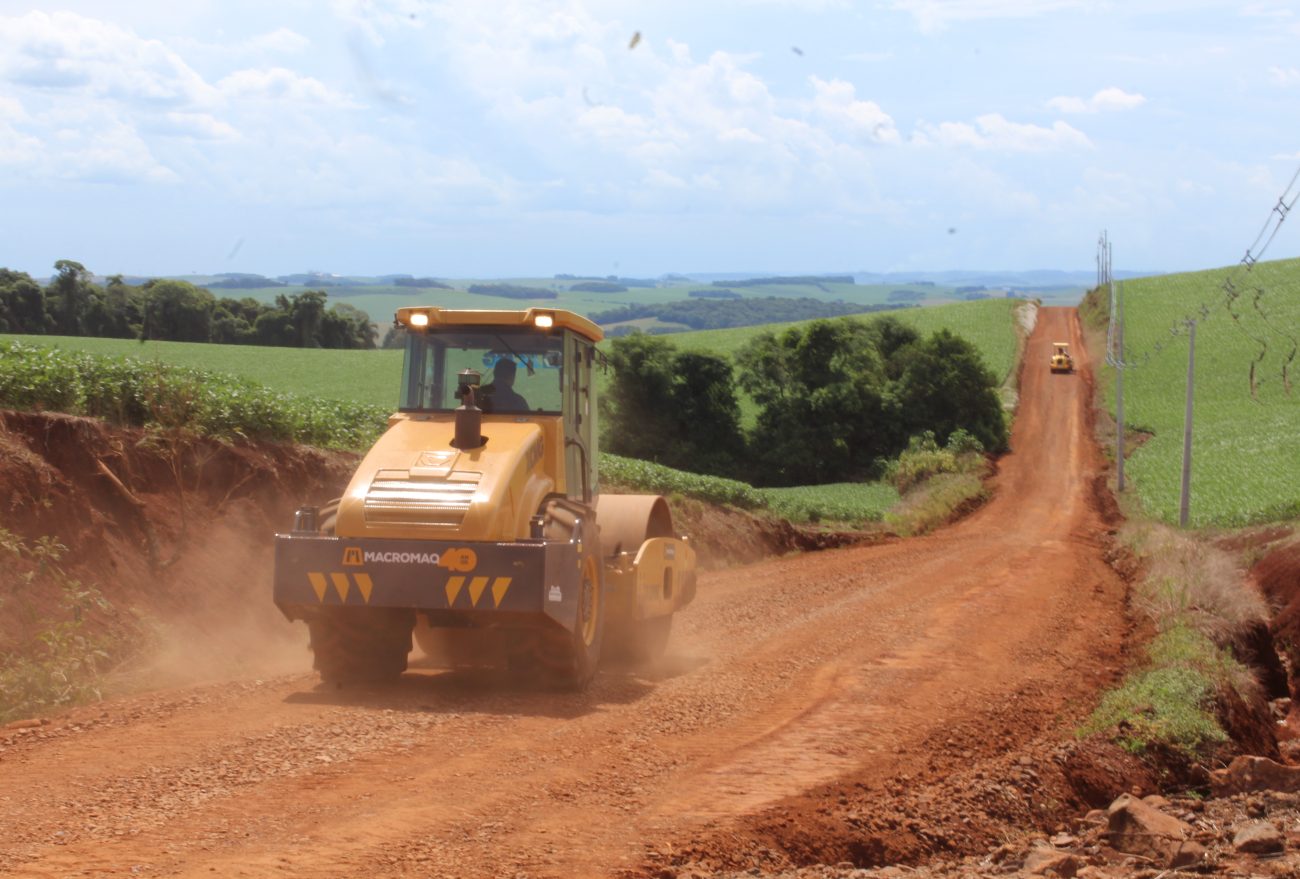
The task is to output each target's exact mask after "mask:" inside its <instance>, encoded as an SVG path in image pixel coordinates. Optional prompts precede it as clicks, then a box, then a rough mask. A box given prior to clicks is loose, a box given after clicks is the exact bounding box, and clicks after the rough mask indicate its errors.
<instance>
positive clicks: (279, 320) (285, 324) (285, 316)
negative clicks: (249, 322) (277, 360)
mask: <svg viewBox="0 0 1300 879" xmlns="http://www.w3.org/2000/svg"><path fill="white" fill-rule="evenodd" d="M253 338H254V339H255V340H256V343H257V344H258V345H280V346H284V347H292V346H293V341H294V331H293V323H292V322H291V321H290V320H289V313H288V312H287V311H281V310H279V309H276V310H272V311H264V312H262V313H261V314H259V315H258V316H257V320H256V321H254V323H253Z"/></svg>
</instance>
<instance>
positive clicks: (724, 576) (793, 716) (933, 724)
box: [0, 309, 1124, 877]
mask: <svg viewBox="0 0 1300 879" xmlns="http://www.w3.org/2000/svg"><path fill="white" fill-rule="evenodd" d="M1058 339H1069V340H1070V341H1072V342H1073V343H1074V344H1073V349H1074V350H1075V351H1076V352H1078V354H1080V355H1082V354H1083V346H1082V344H1081V341H1082V340H1081V339H1080V338H1079V333H1078V328H1077V326H1076V324H1075V320H1074V316H1073V312H1072V311H1067V310H1065V309H1043V310H1042V311H1041V312H1040V318H1039V323H1038V327H1037V330H1036V331H1035V333H1034V335H1033V337H1032V339H1031V341H1030V344H1029V350H1028V353H1027V363H1028V366H1027V367H1026V369H1025V370H1024V374H1023V380H1022V388H1021V409H1020V415H1019V417H1018V419H1017V423H1016V428H1015V433H1014V436H1013V440H1012V444H1013V452H1012V454H1010V455H1008V456H1007V457H1005V458H1004V459H1003V460H1002V463H1001V467H1000V472H999V474H998V476H997V477H996V479H995V495H994V498H993V499H992V501H990V502H989V503H988V504H987V505H986V506H984V507H983V508H982V509H980V510H979V511H978V512H976V513H975V514H973V515H971V516H969V517H968V518H966V519H965V520H963V521H962V522H960V523H959V524H957V525H955V526H953V527H950V528H947V529H943V530H942V531H941V532H939V533H937V534H934V535H932V536H929V537H926V538H921V539H916V540H907V541H897V542H893V543H889V544H885V545H878V546H872V547H868V548H862V549H847V550H835V551H829V552H825V553H818V554H814V555H806V556H801V557H792V558H788V559H783V560H778V561H772V562H769V563H765V564H759V565H753V566H750V567H746V568H741V569H733V570H730V571H725V572H722V573H718V574H713V575H710V576H708V577H705V578H704V579H703V580H702V582H701V584H700V590H699V597H698V599H697V601H696V602H695V604H694V605H693V606H692V607H690V608H689V609H688V611H687V612H685V613H684V614H683V615H682V616H681V617H680V618H679V620H678V623H679V625H678V627H677V631H676V632H675V633H674V637H673V642H672V646H671V647H670V657H669V662H668V663H667V666H666V668H664V669H663V670H661V672H660V673H658V674H657V675H655V676H653V677H646V676H638V675H634V674H628V673H617V672H606V673H602V675H601V676H600V677H599V678H598V680H597V682H596V684H595V685H594V686H593V688H592V689H591V690H590V692H588V693H586V694H583V695H556V694H538V693H531V692H524V691H519V690H512V689H510V687H509V685H508V684H506V683H505V682H504V681H502V680H499V679H496V678H493V677H490V676H482V675H467V674H444V673H435V672H430V671H421V670H419V669H416V670H414V671H412V672H410V673H408V674H407V675H405V676H404V677H403V679H402V681H401V683H400V684H399V685H398V686H396V687H393V688H384V689H375V690H372V691H327V690H320V689H317V688H316V685H315V681H314V679H313V678H312V677H311V676H309V675H307V674H305V673H304V674H297V675H290V676H279V677H272V678H268V679H265V680H247V681H243V682H237V683H233V684H220V685H218V684H213V685H207V686H202V687H193V688H187V689H178V690H169V691H166V692H162V693H156V694H151V695H147V696H139V697H134V698H131V699H126V700H119V701H115V702H111V703H106V704H103V705H98V706H94V707H92V708H88V709H82V710H78V711H77V712H74V713H72V714H71V715H69V716H68V717H66V718H59V719H57V720H56V721H55V722H54V723H52V724H49V725H47V726H45V727H41V728H39V729H34V730H28V731H22V732H21V733H14V734H0V873H2V874H3V875H6V876H33V877H37V876H39V877H48V876H76V875H119V874H120V875H146V876H147V875H168V876H171V875H181V876H209V875H214V874H215V875H220V876H270V875H294V876H322V877H323V876H358V875H366V876H397V875H412V876H415V875H419V876H516V875H526V876H572V875H617V874H620V873H623V872H625V871H633V870H635V869H637V868H639V867H640V866H641V865H643V864H645V863H646V858H647V852H650V853H651V857H653V856H654V853H655V852H662V851H663V850H665V847H668V846H689V845H691V844H692V841H698V840H703V839H713V840H729V842H727V843H726V844H727V845H734V846H736V847H738V848H744V847H745V846H748V845H751V843H752V840H750V839H749V838H748V837H747V836H746V834H747V833H748V831H747V830H746V827H752V826H754V825H753V821H752V819H753V818H754V816H761V815H763V814H765V813H771V811H772V810H773V809H776V808H779V809H780V810H782V812H781V814H783V815H785V816H786V817H785V818H783V819H782V823H783V824H786V825H790V826H791V827H792V828H793V829H792V830H791V834H792V835H793V836H800V834H802V837H801V838H803V839H805V842H806V841H807V840H808V839H810V838H811V837H810V836H809V834H814V833H815V832H816V828H815V826H814V825H815V823H816V822H815V821H813V820H812V819H809V821H808V823H807V824H806V825H804V826H802V828H801V827H800V820H801V819H800V817H799V816H800V815H803V814H808V815H812V814H814V813H815V812H817V810H818V803H819V802H821V801H822V799H821V798H830V797H840V799H839V800H837V802H841V803H842V802H847V799H846V798H844V797H843V796H842V795H841V794H840V793H838V792H837V791H841V790H842V789H843V785H844V784H846V783H850V782H851V783H853V784H854V785H856V788H855V789H856V790H858V791H867V792H868V793H867V794H863V796H868V798H869V796H870V794H869V792H870V791H871V790H873V788H875V787H877V786H882V787H881V789H889V788H890V785H892V784H895V783H896V782H897V780H898V779H900V778H901V779H903V781H904V782H905V783H906V784H907V785H909V786H911V787H912V788H914V789H915V790H922V791H923V790H924V788H925V787H926V785H929V784H938V783H940V782H941V781H942V778H943V776H944V775H945V774H947V773H949V772H951V771H954V770H953V769H952V767H953V765H955V764H954V763H953V762H952V761H956V763H960V764H961V765H962V766H966V767H969V766H972V765H976V764H978V763H979V762H980V761H983V760H989V759H993V758H994V757H996V756H997V755H998V754H1001V753H1004V752H1008V751H1014V750H1015V749H1016V748H1017V747H1018V746H1019V745H1020V744H1022V743H1024V742H1027V741H1029V740H1030V739H1032V738H1033V737H1035V736H1039V735H1042V734H1043V733H1044V732H1048V731H1051V730H1053V729H1055V728H1057V727H1061V726H1062V725H1064V724H1068V723H1071V722H1073V721H1075V720H1077V719H1078V717H1079V716H1080V715H1081V712H1082V711H1084V710H1086V706H1087V703H1088V701H1089V699H1090V698H1091V697H1093V695H1094V694H1095V692H1096V689H1097V687H1098V686H1099V685H1100V683H1101V682H1102V681H1104V680H1106V679H1109V677H1110V676H1112V675H1113V673H1114V668H1115V666H1116V664H1117V656H1118V653H1119V651H1120V649H1121V646H1122V644H1121V641H1122V638H1123V625H1124V624H1123V612H1122V606H1123V587H1122V584H1120V583H1119V582H1118V580H1117V579H1116V578H1115V576H1114V575H1113V573H1112V572H1111V571H1110V569H1109V568H1108V567H1107V566H1106V565H1105V564H1104V563H1103V561H1102V559H1101V543H1100V535H1101V533H1102V532H1103V531H1104V529H1105V527H1106V526H1105V524H1104V523H1103V521H1102V519H1101V516H1100V514H1099V512H1098V510H1097V507H1096V503H1095V500H1094V498H1093V493H1092V489H1091V485H1092V477H1093V476H1094V474H1095V472H1096V471H1097V468H1098V466H1099V465H1098V460H1097V453H1096V451H1095V449H1094V447H1093V445H1092V442H1091V438H1090V436H1091V435H1090V426H1089V424H1088V418H1087V406H1088V397H1089V394H1088V383H1089V381H1090V378H1089V371H1088V364H1087V361H1086V359H1085V358H1084V357H1082V356H1081V357H1080V367H1081V368H1080V371H1079V374H1077V375H1074V376H1052V375H1049V373H1048V371H1047V368H1046V364H1047V359H1048V352H1049V348H1050V343H1051V342H1052V341H1055V340H1058ZM267 613H273V610H272V608H271V607H270V604H269V601H268V604H267ZM304 640H305V636H304ZM301 661H302V666H303V668H304V669H305V668H307V666H308V662H309V659H308V656H307V654H306V652H305V650H304V652H303V655H302V660H301ZM6 735H7V736H8V737H7V738H6V737H5V736H6ZM935 741H940V742H945V741H946V743H947V745H948V746H950V748H951V749H952V753H953V756H952V760H951V761H949V762H947V763H944V762H943V761H939V762H936V761H935V759H934V755H933V753H931V751H932V749H933V747H934V744H933V743H934V742H935ZM945 767H947V768H945ZM837 786H838V787H837ZM826 801H827V802H830V800H829V799H828V800H826ZM868 802H869V799H868ZM801 810H802V811H801ZM823 811H824V810H823ZM792 816H793V817H792ZM902 817H906V816H902ZM746 822H750V823H748V824H747V823H746ZM716 844H719V845H722V844H723V843H721V842H718V843H716ZM764 844H771V840H770V839H769V840H767V842H765V843H764ZM807 844H808V845H809V846H812V845H813V844H812V843H807ZM793 847H794V846H787V849H792V848H793ZM832 863H833V861H832Z"/></svg>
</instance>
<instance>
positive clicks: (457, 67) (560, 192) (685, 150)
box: [431, 0, 902, 212]
mask: <svg viewBox="0 0 1300 879" xmlns="http://www.w3.org/2000/svg"><path fill="white" fill-rule="evenodd" d="M436 15H437V16H438V21H439V23H440V25H441V26H440V27H439V28H437V29H436V34H437V44H436V47H435V50H436V51H439V52H441V53H445V55H446V67H447V69H449V70H452V71H455V72H456V73H457V74H458V75H459V76H460V78H461V83H460V84H461V85H462V86H463V87H464V90H465V91H466V92H468V93H469V94H471V95H475V96H477V97H478V99H479V100H480V101H481V104H482V106H483V107H484V108H485V109H486V110H487V112H488V113H490V114H491V115H492V116H493V117H495V119H496V121H497V124H499V125H501V126H503V127H505V128H506V129H507V130H509V131H510V132H512V135H511V136H512V137H514V138H517V139H518V140H519V141H521V142H522V143H525V144H527V148H528V150H529V152H530V155H531V156H532V157H533V158H535V160H536V161H537V163H538V164H539V166H541V167H544V168H545V169H546V172H547V173H549V174H551V175H552V179H553V180H554V179H558V180H560V181H562V183H561V185H560V186H559V187H551V188H549V189H547V190H546V193H545V195H546V197H547V198H548V199H553V200H554V204H556V205H559V204H561V203H564V204H565V207H573V200H576V201H577V202H578V203H579V204H580V205H581V207H583V208H586V209H590V210H598V211H608V210H614V209H617V208H618V207H620V206H630V207H647V206H653V207H661V206H662V207H667V206H669V205H670V202H671V199H674V198H676V199H677V202H676V203H675V205H676V206H677V207H683V206H686V205H688V204H689V205H690V206H692V207H701V206H702V205H701V202H700V199H701V198H705V199H708V200H709V201H710V202H713V203H715V204H716V205H718V206H720V207H723V206H725V207H726V208H727V209H729V210H730V209H744V208H749V209H754V210H765V209H767V208H769V207H770V208H776V207H778V206H780V205H786V204H791V203H794V202H799V201H806V200H809V199H812V200H818V201H819V203H821V204H824V205H827V206H834V205H845V206H847V209H848V210H852V211H854V212H861V211H864V210H871V209H872V208H873V206H875V205H877V204H878V202H879V199H878V196H877V195H876V193H875V190H874V181H873V171H872V168H873V164H874V161H875V156H876V154H878V153H879V147H880V146H881V145H882V144H897V143H901V141H902V138H901V136H900V135H899V133H898V130H897V126H896V124H895V122H894V120H893V119H892V118H891V117H890V115H889V114H888V113H887V112H886V111H885V110H884V108H882V107H881V106H880V105H879V104H877V103H876V102H874V101H871V100H869V99H868V98H867V97H866V96H863V95H859V94H858V90H857V88H856V87H855V85H854V84H853V83H852V82H849V81H845V80H840V79H821V78H818V77H812V78H809V79H808V80H805V84H804V86H803V87H800V86H799V85H798V84H796V85H795V86H794V88H793V93H789V92H788V93H784V94H780V93H776V92H774V90H773V87H772V85H771V83H770V82H769V80H768V79H766V78H765V77H764V76H761V75H760V74H759V73H757V72H756V71H755V70H754V69H753V68H754V66H755V64H756V62H757V61H758V58H759V56H757V55H745V54H737V53H733V52H726V51H714V52H711V53H710V54H708V55H707V56H706V57H702V58H701V57H697V56H696V55H694V54H693V53H692V50H691V47H690V46H688V45H687V44H685V43H682V42H680V41H676V40H672V39H668V38H664V37H655V36H653V35H643V38H642V40H641V41H640V43H639V44H638V46H637V47H636V49H635V50H634V51H633V50H629V49H628V47H627V38H628V34H629V33H631V32H632V31H633V30H634V28H631V27H628V26H626V25H624V24H622V23H620V22H618V21H616V20H611V19H608V18H597V17H596V16H595V15H594V14H592V12H591V11H590V8H589V6H588V5H587V4H585V3H580V2H576V0H548V2H539V3H519V2H509V0H498V2H490V0H485V2H481V3H476V4H446V5H443V6H440V7H437V9H436ZM431 30H434V29H431ZM593 179H598V180H600V181H602V182H601V183H600V184H599V185H592V184H590V183H589V181H591V180H593ZM674 180H679V181H688V182H689V185H688V186H684V187H679V186H676V185H675V184H673V183H672V181H674ZM696 181H707V182H706V183H703V184H700V185H697V183H696ZM648 189H653V192H654V193H655V195H654V196H653V199H652V200H651V203H649V204H648V203H647V201H646V199H647V198H648V196H647V193H646V191H647V190H648ZM565 198H570V199H572V200H571V201H569V202H567V203H566V202H564V201H563V200H564V199H565Z"/></svg>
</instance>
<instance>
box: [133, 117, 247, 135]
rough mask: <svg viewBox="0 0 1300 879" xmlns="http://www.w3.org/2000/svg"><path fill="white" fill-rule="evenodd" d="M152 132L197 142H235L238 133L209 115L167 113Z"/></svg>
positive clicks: (230, 126) (227, 124)
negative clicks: (196, 140)
mask: <svg viewBox="0 0 1300 879" xmlns="http://www.w3.org/2000/svg"><path fill="white" fill-rule="evenodd" d="M162 120H163V122H162V124H157V125H155V126H154V130H156V131H158V132H160V133H162V134H169V135H173V136H177V137H192V138H195V139H198V140H237V139H238V138H239V132H238V131H236V130H235V128H234V127H233V126H232V125H230V124H229V123H226V122H223V121H221V120H220V119H218V118H217V117H215V116H213V115H212V114H210V113H167V114H166V115H165V116H164V117H162Z"/></svg>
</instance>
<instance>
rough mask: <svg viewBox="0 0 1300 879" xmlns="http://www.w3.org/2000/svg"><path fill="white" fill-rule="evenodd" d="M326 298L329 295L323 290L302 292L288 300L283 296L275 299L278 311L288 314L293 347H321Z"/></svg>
mask: <svg viewBox="0 0 1300 879" xmlns="http://www.w3.org/2000/svg"><path fill="white" fill-rule="evenodd" d="M328 298H329V294H328V293H326V292H325V291H324V290H304V291H303V292H301V293H297V294H295V295H293V296H291V297H289V298H288V299H286V298H285V297H284V296H283V295H280V296H277V297H275V302H276V305H277V306H279V309H280V310H281V311H285V312H288V314H289V324H290V326H291V327H292V328H293V343H292V344H293V345H294V347H297V348H319V347H321V342H320V335H321V325H322V324H323V323H324V321H325V300H326V299H328Z"/></svg>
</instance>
